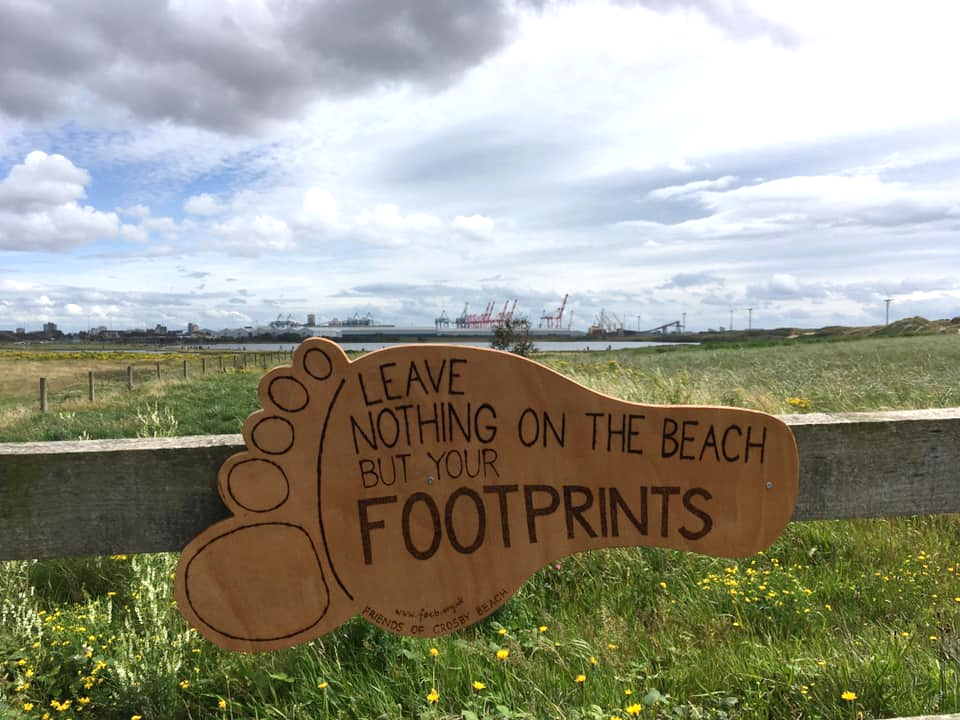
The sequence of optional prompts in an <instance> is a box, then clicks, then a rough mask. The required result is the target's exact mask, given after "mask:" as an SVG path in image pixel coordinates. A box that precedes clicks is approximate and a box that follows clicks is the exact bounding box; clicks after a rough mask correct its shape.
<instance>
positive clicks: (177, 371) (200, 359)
mask: <svg viewBox="0 0 960 720" xmlns="http://www.w3.org/2000/svg"><path fill="white" fill-rule="evenodd" d="M157 357H158V358H159V359H142V360H139V359H138V360H129V361H127V362H126V363H123V364H121V363H118V364H117V365H115V366H105V365H104V364H103V363H98V368H97V369H96V370H87V371H86V373H85V374H84V373H83V372H82V371H78V372H77V373H74V374H71V375H67V376H63V375H61V376H59V377H57V378H56V379H48V378H47V377H41V378H40V379H39V380H40V381H39V409H40V412H48V411H49V410H50V409H51V408H53V407H55V406H64V405H68V404H73V403H78V402H84V401H86V402H88V403H94V402H96V400H97V396H98V394H99V393H102V392H103V393H114V392H118V391H124V390H126V391H127V392H136V391H137V390H138V389H143V388H146V387H150V386H155V385H156V384H157V383H163V382H169V381H183V380H190V379H191V378H196V377H198V376H204V375H208V374H211V373H236V372H264V371H266V370H267V369H269V368H271V367H273V366H275V365H278V364H280V363H282V362H285V361H289V360H290V358H291V353H289V352H278V351H271V352H247V351H243V352H230V353H203V354H197V355H195V356H191V357H186V358H185V357H181V356H175V357H163V356H161V355H158V356H157ZM73 362H80V361H73Z"/></svg>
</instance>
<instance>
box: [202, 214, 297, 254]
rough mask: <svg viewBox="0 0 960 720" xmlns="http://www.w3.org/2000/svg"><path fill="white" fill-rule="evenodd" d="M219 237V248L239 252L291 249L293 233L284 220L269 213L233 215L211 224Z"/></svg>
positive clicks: (292, 247)
mask: <svg viewBox="0 0 960 720" xmlns="http://www.w3.org/2000/svg"><path fill="white" fill-rule="evenodd" d="M211 231H212V232H213V233H214V234H215V235H217V236H218V237H219V238H221V242H220V243H219V244H218V246H219V248H220V249H223V250H231V251H235V252H240V253H253V254H257V253H260V252H270V251H280V250H293V249H294V247H295V245H294V242H293V234H292V233H291V231H290V226H289V225H287V223H286V222H284V221H283V220H280V219H278V218H275V217H273V216H271V215H256V216H254V217H252V218H249V217H233V218H230V219H229V220H226V221H224V222H221V223H216V224H215V225H213V226H212V228H211Z"/></svg>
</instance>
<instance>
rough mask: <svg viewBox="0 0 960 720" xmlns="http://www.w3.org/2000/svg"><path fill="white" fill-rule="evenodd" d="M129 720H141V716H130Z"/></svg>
mask: <svg viewBox="0 0 960 720" xmlns="http://www.w3.org/2000/svg"><path fill="white" fill-rule="evenodd" d="M130 720H143V715H131V716H130Z"/></svg>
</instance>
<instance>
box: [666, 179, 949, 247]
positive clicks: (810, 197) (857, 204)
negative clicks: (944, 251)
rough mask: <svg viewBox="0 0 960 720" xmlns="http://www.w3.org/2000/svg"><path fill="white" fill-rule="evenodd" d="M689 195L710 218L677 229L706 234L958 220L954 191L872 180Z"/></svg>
mask: <svg viewBox="0 0 960 720" xmlns="http://www.w3.org/2000/svg"><path fill="white" fill-rule="evenodd" d="M693 184H696V183H691V185H693ZM689 194H690V195H691V196H692V197H693V198H695V199H696V200H697V201H698V202H699V203H700V204H701V205H702V206H703V207H704V208H705V209H707V210H708V211H710V213H711V214H710V215H709V216H707V217H705V218H698V219H695V220H689V221H687V222H684V223H682V226H683V227H684V228H685V229H688V230H693V231H695V232H698V233H699V232H702V233H707V234H736V233H749V232H763V233H783V232H787V231H790V230H797V229H815V228H822V229H826V228H837V227H851V226H864V227H876V228H884V227H896V226H909V225H922V224H925V223H929V222H935V221H943V220H951V219H958V220H960V186H957V187H951V188H925V187H911V186H909V185H907V184H905V183H902V182H892V181H888V180H882V179H881V178H879V177H877V176H875V175H849V176H848V175H822V176H796V177H787V178H779V179H776V180H769V181H766V182H761V183H758V184H756V185H748V186H744V187H739V188H736V189H733V190H727V191H723V190H694V191H692V192H690V193H689Z"/></svg>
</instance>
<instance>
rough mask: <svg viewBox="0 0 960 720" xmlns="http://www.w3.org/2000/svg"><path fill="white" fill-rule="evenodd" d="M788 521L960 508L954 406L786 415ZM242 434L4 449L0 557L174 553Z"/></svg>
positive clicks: (208, 517) (217, 505) (197, 526)
mask: <svg viewBox="0 0 960 720" xmlns="http://www.w3.org/2000/svg"><path fill="white" fill-rule="evenodd" d="M784 420H786V422H787V423H789V424H790V425H791V427H792V429H793V432H794V434H795V436H796V438H797V445H798V447H799V450H800V496H799V499H798V503H797V508H796V512H795V513H794V516H793V518H794V520H820V519H841V518H868V517H888V516H896V515H933V514H940V513H952V512H960V408H950V409H945V410H917V411H902V412H874V413H849V414H841V415H814V414H810V415H791V416H784ZM242 449H243V441H242V438H241V436H240V435H208V436H197V437H179V438H159V439H142V440H141V439H138V440H86V441H77V442H41V443H10V444H6V445H0V560H14V559H28V558H48V557H61V556H75V555H108V554H115V553H140V552H159V551H171V550H173V551H179V550H181V549H182V548H183V546H184V545H186V544H187V542H188V541H189V540H191V539H192V538H193V537H194V536H195V535H197V534H198V533H199V532H200V531H202V530H203V529H205V528H206V527H207V526H209V525H210V524H211V523H213V522H214V521H216V520H219V519H221V518H223V517H225V516H226V515H227V510H226V508H225V507H224V506H223V504H222V503H221V501H220V497H219V495H218V493H217V488H216V475H217V469H218V468H219V466H220V464H221V463H222V462H223V461H224V460H225V459H226V458H227V457H228V456H230V455H231V454H233V453H234V452H237V451H239V450H242Z"/></svg>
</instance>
